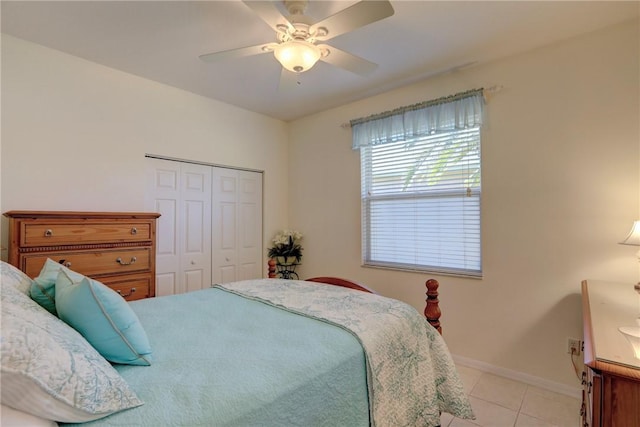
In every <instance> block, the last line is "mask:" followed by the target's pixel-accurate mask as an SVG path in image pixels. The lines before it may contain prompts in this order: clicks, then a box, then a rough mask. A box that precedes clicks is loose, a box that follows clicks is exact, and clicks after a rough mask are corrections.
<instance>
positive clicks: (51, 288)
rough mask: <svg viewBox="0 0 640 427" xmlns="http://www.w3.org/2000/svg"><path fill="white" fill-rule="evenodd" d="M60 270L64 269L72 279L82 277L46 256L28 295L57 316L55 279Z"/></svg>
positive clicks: (78, 279) (77, 279) (80, 278)
mask: <svg viewBox="0 0 640 427" xmlns="http://www.w3.org/2000/svg"><path fill="white" fill-rule="evenodd" d="M60 270H64V271H65V272H66V273H67V275H68V276H69V277H70V278H72V279H73V280H74V281H76V282H79V281H80V280H82V278H83V277H84V276H83V275H81V274H80V273H76V272H74V271H71V270H69V269H68V268H67V267H65V266H64V265H62V264H60V263H57V262H55V261H54V260H52V259H50V258H47V260H46V261H45V262H44V265H43V266H42V270H40V274H39V275H38V277H36V278H35V279H33V283H32V284H31V289H30V290H29V295H30V296H31V299H32V300H34V301H35V302H37V303H38V304H39V305H40V306H41V307H43V308H44V309H46V310H47V311H48V312H49V313H51V314H53V315H54V316H57V315H58V313H57V312H56V279H57V278H58V273H59V272H60Z"/></svg>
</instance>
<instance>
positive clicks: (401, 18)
mask: <svg viewBox="0 0 640 427" xmlns="http://www.w3.org/2000/svg"><path fill="white" fill-rule="evenodd" d="M354 3H355V1H350V0H344V1H313V0H311V2H310V3H309V6H308V8H307V11H306V14H307V15H309V16H311V17H312V18H313V19H314V20H315V21H319V20H320V19H323V18H324V17H327V16H330V15H332V14H334V13H336V12H338V11H340V10H342V9H344V8H345V7H347V6H350V5H352V4H354ZM391 3H392V5H393V7H394V10H395V14H394V15H393V16H391V17H389V18H386V19H384V20H382V21H378V22H375V23H373V24H370V25H367V26H365V27H361V28H359V29H357V30H355V31H353V32H350V33H347V34H343V35H340V36H338V37H336V38H334V39H331V40H330V41H329V42H328V44H331V45H334V46H336V47H337V48H339V49H342V50H345V51H347V52H350V53H352V54H355V55H357V56H360V57H362V58H365V59H367V60H369V61H372V62H375V63H377V64H378V65H379V67H378V68H377V69H376V70H375V71H374V72H373V73H372V74H370V75H369V76H367V77H361V76H358V75H355V74H352V73H350V72H348V71H345V70H342V69H340V68H336V67H334V66H332V65H329V64H327V63H323V62H319V63H318V64H317V65H316V66H314V68H312V69H311V70H310V71H308V72H305V73H302V74H301V75H300V79H299V81H300V84H299V85H297V86H296V87H294V88H292V89H289V90H284V89H282V90H279V89H278V85H279V81H280V70H281V67H280V64H279V63H278V62H277V61H276V60H275V58H274V57H273V55H272V54H270V53H265V54H261V55H256V56H250V57H244V58H239V59H231V60H226V61H223V62H215V63H205V62H203V61H201V60H200V59H199V58H198V56H199V55H202V54H205V53H210V52H215V51H220V50H227V49H232V48H237V47H244V46H251V45H256V44H260V43H267V42H271V41H275V35H274V31H273V30H272V29H271V28H270V27H269V26H268V25H267V24H266V23H265V22H264V21H262V20H261V19H260V18H259V17H258V16H257V15H256V14H255V13H254V12H252V11H251V10H250V9H249V8H248V7H247V6H246V5H245V4H244V3H242V2H240V1H239V0H235V1H199V2H198V1H6V0H2V3H1V5H0V7H1V11H0V13H1V17H2V22H1V25H2V27H1V28H2V32H3V33H7V34H10V35H13V36H16V37H19V38H22V39H26V40H29V41H33V42H35V43H39V44H42V45H44V46H47V47H50V48H53V49H58V50H60V51H63V52H67V53H70V54H72V55H76V56H79V57H81V58H85V59H88V60H90V61H94V62H97V63H99V64H103V65H106V66H109V67H112V68H116V69H119V70H122V71H125V72H128V73H131V74H135V75H138V76H142V77H145V78H148V79H151V80H155V81H158V82H162V83H165V84H168V85H171V86H174V87H178V88H181V89H184V90H188V91H191V92H194V93H197V94H200V95H203V96H206V97H210V98H213V99H217V100H219V101H223V102H226V103H229V104H233V105H236V106H239V107H243V108H245V109H248V110H251V111H256V112H259V113H263V114H266V115H268V116H271V117H275V118H279V119H282V120H293V119H296V118H299V117H302V116H305V115H308V114H311V113H315V112H318V111H322V110H325V109H328V108H332V107H335V106H338V105H342V104H345V103H347V102H351V101H355V100H358V99H362V98H365V97H368V96H371V95H374V94H377V93H381V92H384V91H387V90H390V89H392V88H395V87H399V86H402V85H405V84H408V83H412V82H415V81H418V80H422V79H424V78H427V77H429V76H432V75H434V74H435V73H439V72H442V71H444V70H449V69H452V68H455V67H460V66H473V65H475V64H480V63H483V62H486V61H490V60H493V59H496V58H500V57H504V56H507V55H512V54H515V53H518V52H523V51H526V50H530V49H533V48H536V47H539V46H543V45H546V44H550V43H554V42H557V41H559V40H562V39H566V38H569V37H573V36H576V35H579V34H582V33H586V32H590V31H594V30H597V29H599V28H603V27H606V26H609V25H613V24H615V23H618V22H622V21H625V20H628V19H633V18H634V17H638V16H640V2H639V1H622V2H614V1H570V2H565V1H562V2H561V1H531V2H529V1H492V2H488V1H399V0H391ZM280 6H281V5H280ZM282 10H283V13H286V12H284V9H282Z"/></svg>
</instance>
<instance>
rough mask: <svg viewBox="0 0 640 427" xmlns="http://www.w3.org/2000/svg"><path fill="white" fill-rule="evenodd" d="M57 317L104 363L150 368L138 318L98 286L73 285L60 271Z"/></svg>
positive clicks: (90, 281) (87, 283)
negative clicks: (95, 352) (94, 351)
mask: <svg viewBox="0 0 640 427" xmlns="http://www.w3.org/2000/svg"><path fill="white" fill-rule="evenodd" d="M56 310H57V311H58V316H59V317H60V319H62V320H63V321H64V322H65V323H67V324H69V325H70V326H71V327H73V328H74V329H75V330H76V331H78V332H80V334H81V335H82V336H84V337H85V339H86V340H87V341H89V343H90V344H91V345H92V346H93V347H94V348H95V349H96V350H98V353H100V354H101V355H102V356H103V357H104V358H105V359H107V360H108V361H110V362H113V363H121V364H128V365H146V366H148V365H150V364H151V346H150V345H149V339H148V338H147V333H146V332H145V331H144V329H143V328H142V325H141V324H140V320H139V319H138V316H136V314H135V313H134V311H133V310H132V309H131V307H130V306H129V303H127V302H126V301H125V300H124V298H122V297H121V296H120V295H118V293H117V292H116V291H114V290H113V289H111V288H109V287H107V286H106V285H103V284H102V283H100V282H98V281H96V280H93V279H89V278H87V277H84V278H82V280H80V282H74V280H73V278H71V277H70V276H69V275H68V274H67V273H66V272H65V271H64V270H60V273H59V274H58V278H57V280H56Z"/></svg>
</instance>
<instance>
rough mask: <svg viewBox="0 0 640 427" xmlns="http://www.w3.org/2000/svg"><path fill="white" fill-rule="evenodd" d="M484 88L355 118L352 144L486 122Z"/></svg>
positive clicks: (368, 143)
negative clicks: (484, 118)
mask: <svg viewBox="0 0 640 427" xmlns="http://www.w3.org/2000/svg"><path fill="white" fill-rule="evenodd" d="M483 106H484V98H483V89H474V90H470V91H467V92H463V93H458V94H455V95H451V96H447V97H443V98H438V99H434V100H431V101H425V102H421V103H419V104H414V105H410V106H406V107H400V108H396V109H395V110H392V111H387V112H384V113H380V114H375V115H372V116H368V117H363V118H360V119H354V120H351V122H350V124H351V130H352V133H353V135H352V136H353V142H352V148H353V149H354V150H357V149H359V148H360V147H367V146H371V145H378V144H385V143H389V142H397V141H404V140H410V139H412V138H416V137H420V136H427V135H433V134H435V133H438V132H447V131H452V130H460V129H467V128H471V127H475V126H480V125H482V116H483Z"/></svg>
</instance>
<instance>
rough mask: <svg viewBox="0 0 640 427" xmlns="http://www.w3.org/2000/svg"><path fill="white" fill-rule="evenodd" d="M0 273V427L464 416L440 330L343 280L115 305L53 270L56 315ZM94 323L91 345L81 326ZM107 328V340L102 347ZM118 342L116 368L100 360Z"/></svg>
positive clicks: (428, 422) (262, 284) (337, 422)
mask: <svg viewBox="0 0 640 427" xmlns="http://www.w3.org/2000/svg"><path fill="white" fill-rule="evenodd" d="M0 267H1V273H2V282H1V284H2V286H1V288H2V340H1V344H2V377H1V381H2V388H1V394H2V405H3V408H4V409H5V411H3V425H4V421H5V418H4V416H5V415H4V413H5V412H11V413H12V414H13V415H15V414H19V415H22V416H24V417H32V418H34V417H35V418H36V419H38V420H41V421H42V422H43V423H44V424H42V425H55V423H53V421H56V422H58V423H59V424H60V425H66V424H68V423H73V424H75V423H82V424H83V425H87V426H138V425H140V426H143V425H149V426H158V425H167V426H168V425H176V426H177V425H182V426H198V425H207V426H298V425H299V426H399V425H406V426H433V425H439V420H440V413H441V412H448V413H451V414H453V415H455V416H457V417H460V418H467V419H470V418H473V412H472V410H471V407H470V405H469V402H468V400H467V397H466V395H465V393H464V390H463V386H462V383H461V381H460V379H459V377H458V375H457V373H456V371H455V367H454V364H453V362H452V360H451V357H450V354H449V352H448V350H447V348H446V345H445V344H444V341H443V339H442V337H441V335H440V334H439V333H438V331H437V330H436V329H435V328H434V327H432V326H430V325H429V324H428V322H427V321H426V320H425V318H424V316H422V315H421V314H420V313H418V312H417V311H416V310H415V309H413V308H412V307H410V306H408V305H406V304H404V303H401V302H399V301H396V300H393V299H390V298H385V297H383V296H380V295H377V294H375V293H373V292H368V289H367V288H366V287H364V286H361V285H358V284H355V283H353V282H349V281H346V280H343V279H336V278H331V277H323V278H315V279H311V280H307V281H302V280H282V279H272V278H268V279H261V280H251V281H239V282H234V283H225V284H219V285H214V286H212V287H211V289H205V290H201V291H196V292H191V293H187V294H180V295H172V296H166V297H157V298H149V299H144V300H139V301H133V302H131V303H126V302H124V300H123V299H122V297H120V296H119V295H117V294H115V292H113V294H115V296H117V298H118V299H113V295H112V294H111V293H109V292H110V291H109V288H106V287H104V288H106V289H107V290H105V289H103V288H102V287H100V283H99V282H96V281H95V280H92V279H88V278H84V277H82V276H81V275H79V274H78V273H74V272H72V271H70V270H68V269H66V268H65V267H63V266H60V267H59V269H60V271H59V272H58V274H57V277H56V285H55V289H56V294H55V306H56V307H58V309H59V310H58V312H57V313H56V314H57V315H58V316H59V317H58V316H55V315H54V314H52V313H51V312H49V311H47V309H45V308H43V306H41V305H40V304H38V303H36V302H35V301H34V300H33V299H32V298H31V296H30V295H31V289H32V288H33V287H34V283H37V282H38V278H36V279H35V282H34V281H33V280H32V279H30V278H29V277H28V276H26V275H24V274H23V273H22V272H21V271H20V270H18V269H16V268H15V267H13V266H11V265H9V264H6V263H4V262H2V263H1V265H0ZM327 282H328V283H327ZM329 285H333V286H329ZM335 285H337V286H335ZM79 289H84V290H86V292H85V293H84V294H82V295H80V296H77V295H75V296H74V298H76V299H74V298H69V295H70V294H73V293H76V292H77V293H78V294H79V293H80V291H79ZM83 292H84V291H83ZM432 308H433V307H432ZM68 312H70V313H68ZM96 312H99V313H98V314H96ZM105 313H106V314H105ZM74 316H75V317H74ZM83 316H84V317H83ZM96 316H99V318H96ZM121 317H124V320H122V319H121ZM78 318H80V320H78ZM61 319H63V320H64V321H63V320H61ZM83 322H84V323H83ZM101 322H103V323H104V325H107V326H105V327H104V328H103V329H98V330H99V333H98V334H97V338H96V335H95V331H93V332H92V331H91V330H90V329H91V328H92V327H94V326H95V325H98V324H101ZM70 325H73V327H72V326H70ZM104 325H103V326H104ZM85 327H86V328H88V329H84V328H85ZM107 329H108V330H109V334H111V332H113V331H115V333H113V334H111V335H112V336H111V335H110V337H109V340H110V341H109V342H107V344H106V350H105V343H104V342H101V341H100V340H103V341H107V340H106V338H105V335H106V332H105V331H106V330H107ZM92 334H94V335H92ZM96 339H97V341H96ZM116 341H117V345H119V346H121V347H120V350H121V353H122V352H123V351H124V353H126V354H125V356H122V354H120V355H117V357H120V358H121V359H118V358H117V357H116V358H115V359H114V356H113V354H111V353H109V352H110V351H111V348H112V347H114V342H116ZM116 353H117V352H116ZM129 353H131V354H132V355H133V356H135V357H131V355H129V356H127V354H129ZM107 359H109V360H110V361H107ZM113 360H117V361H118V362H114V361H113ZM14 413H15V414H14ZM7 425H9V424H7Z"/></svg>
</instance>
